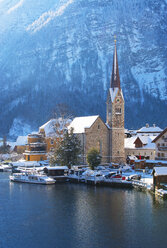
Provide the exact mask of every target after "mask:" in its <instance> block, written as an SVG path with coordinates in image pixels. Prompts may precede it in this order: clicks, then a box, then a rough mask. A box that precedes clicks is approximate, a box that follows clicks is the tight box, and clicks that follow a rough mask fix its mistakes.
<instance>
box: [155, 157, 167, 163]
mask: <svg viewBox="0 0 167 248" xmlns="http://www.w3.org/2000/svg"><path fill="white" fill-rule="evenodd" d="M156 160H163V161H167V157H155V161H156ZM166 163H167V162H166Z"/></svg>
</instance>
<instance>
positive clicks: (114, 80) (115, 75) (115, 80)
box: [111, 41, 121, 89]
mask: <svg viewBox="0 0 167 248" xmlns="http://www.w3.org/2000/svg"><path fill="white" fill-rule="evenodd" d="M111 88H119V89H120V88H121V87H120V77H119V69H118V58H117V47H116V41H115V50H114V56H113V67H112V75H111Z"/></svg>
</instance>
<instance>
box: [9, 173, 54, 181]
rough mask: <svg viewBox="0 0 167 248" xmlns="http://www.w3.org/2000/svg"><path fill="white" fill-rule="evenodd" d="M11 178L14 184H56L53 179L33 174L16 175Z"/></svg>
mask: <svg viewBox="0 0 167 248" xmlns="http://www.w3.org/2000/svg"><path fill="white" fill-rule="evenodd" d="M9 178H10V180H11V181H13V182H20V183H35V184H55V182H56V180H54V179H53V178H50V177H48V176H46V175H42V174H40V173H33V172H25V173H14V174H13V175H11V176H10V177H9Z"/></svg>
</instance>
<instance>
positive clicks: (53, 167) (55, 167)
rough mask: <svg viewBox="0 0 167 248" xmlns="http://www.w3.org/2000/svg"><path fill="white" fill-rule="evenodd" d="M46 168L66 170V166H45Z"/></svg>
mask: <svg viewBox="0 0 167 248" xmlns="http://www.w3.org/2000/svg"><path fill="white" fill-rule="evenodd" d="M46 168H47V169H48V170H68V167H67V166H46Z"/></svg>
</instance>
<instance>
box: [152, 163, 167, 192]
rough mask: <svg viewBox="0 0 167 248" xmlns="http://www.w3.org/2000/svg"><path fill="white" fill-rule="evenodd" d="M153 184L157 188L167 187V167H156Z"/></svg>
mask: <svg viewBox="0 0 167 248" xmlns="http://www.w3.org/2000/svg"><path fill="white" fill-rule="evenodd" d="M153 184H154V187H156V188H162V187H163V186H164V185H167V167H154V169H153Z"/></svg>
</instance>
